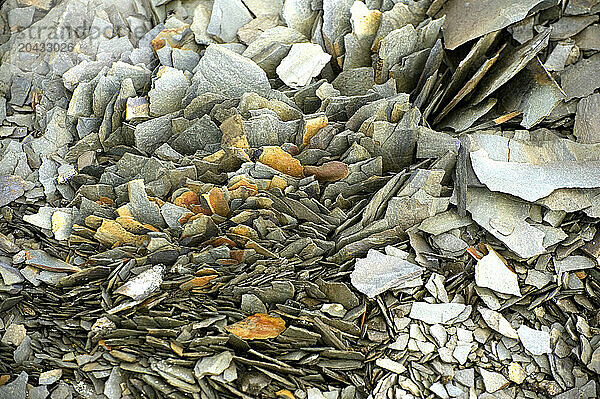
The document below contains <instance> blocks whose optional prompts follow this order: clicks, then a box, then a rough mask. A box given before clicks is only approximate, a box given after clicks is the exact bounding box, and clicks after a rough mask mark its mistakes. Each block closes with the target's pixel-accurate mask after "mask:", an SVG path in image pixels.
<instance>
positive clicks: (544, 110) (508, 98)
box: [498, 58, 565, 129]
mask: <svg viewBox="0 0 600 399" xmlns="http://www.w3.org/2000/svg"><path fill="white" fill-rule="evenodd" d="M564 97H565V95H564V93H563V91H562V89H561V88H560V87H559V86H558V84H557V83H556V82H555V81H554V79H553V78H552V76H551V75H550V74H549V73H548V71H546V70H545V69H544V66H543V65H542V64H541V62H540V61H539V60H538V59H537V58H535V59H533V60H531V61H530V62H529V64H528V65H527V67H526V68H524V69H523V70H522V71H521V72H519V73H518V74H517V75H516V76H515V77H514V78H513V79H512V80H510V81H509V82H508V83H507V84H506V85H504V87H502V88H501V89H500V90H499V91H498V98H499V99H500V107H501V108H502V109H503V110H505V112H514V111H520V112H522V113H523V118H522V120H521V126H523V127H524V128H526V129H530V128H531V127H533V126H534V125H537V124H538V123H540V122H541V121H542V120H543V119H544V118H545V117H547V116H548V115H550V113H551V112H552V110H553V109H554V108H555V107H556V105H557V104H558V103H559V102H560V101H562V100H563V99H564Z"/></svg>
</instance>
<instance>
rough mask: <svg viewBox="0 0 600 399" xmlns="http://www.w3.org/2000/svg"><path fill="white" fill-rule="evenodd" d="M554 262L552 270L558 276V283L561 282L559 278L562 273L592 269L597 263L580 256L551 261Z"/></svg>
mask: <svg viewBox="0 0 600 399" xmlns="http://www.w3.org/2000/svg"><path fill="white" fill-rule="evenodd" d="M553 262H554V270H555V271H556V274H558V279H559V281H560V280H561V276H562V274H563V273H567V272H571V271H576V270H585V269H592V268H594V267H597V266H598V263H597V262H595V261H593V260H592V259H590V258H588V257H587V256H582V255H569V256H567V257H566V258H563V259H560V260H559V259H553Z"/></svg>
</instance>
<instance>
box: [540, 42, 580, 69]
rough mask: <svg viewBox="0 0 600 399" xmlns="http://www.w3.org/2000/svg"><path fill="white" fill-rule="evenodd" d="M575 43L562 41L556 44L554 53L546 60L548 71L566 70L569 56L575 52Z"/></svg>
mask: <svg viewBox="0 0 600 399" xmlns="http://www.w3.org/2000/svg"><path fill="white" fill-rule="evenodd" d="M574 46H575V43H574V42H573V41H572V40H570V41H561V42H558V43H556V46H555V47H554V49H552V52H551V53H550V55H549V56H548V58H546V62H544V68H546V70H548V71H558V72H560V71H562V70H564V69H565V64H566V62H567V58H569V54H571V51H572V50H573V47H574Z"/></svg>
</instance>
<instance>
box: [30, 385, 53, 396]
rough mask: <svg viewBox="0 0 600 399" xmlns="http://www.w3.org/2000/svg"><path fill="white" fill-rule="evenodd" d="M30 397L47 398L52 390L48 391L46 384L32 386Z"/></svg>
mask: <svg viewBox="0 0 600 399" xmlns="http://www.w3.org/2000/svg"><path fill="white" fill-rule="evenodd" d="M28 395H29V396H28V398H29V399H46V398H47V397H48V395H50V392H48V388H47V387H46V386H44V385H42V386H39V387H31V388H30V389H29V392H28Z"/></svg>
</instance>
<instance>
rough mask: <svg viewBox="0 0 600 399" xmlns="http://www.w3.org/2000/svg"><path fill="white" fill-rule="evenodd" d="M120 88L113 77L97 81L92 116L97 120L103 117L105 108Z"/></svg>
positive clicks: (105, 77)
mask: <svg viewBox="0 0 600 399" xmlns="http://www.w3.org/2000/svg"><path fill="white" fill-rule="evenodd" d="M78 87H79V86H78ZM120 87H121V85H120V83H119V81H118V80H117V78H116V77H115V76H102V77H101V78H100V79H99V80H98V84H96V88H95V89H94V95H93V99H92V108H93V110H94V115H96V116H97V117H98V118H101V117H102V116H103V115H104V111H105V110H106V106H107V105H108V103H109V102H110V100H111V99H112V98H113V96H114V95H115V94H116V93H118V92H119V89H120ZM74 94H75V93H73V95H74Z"/></svg>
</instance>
